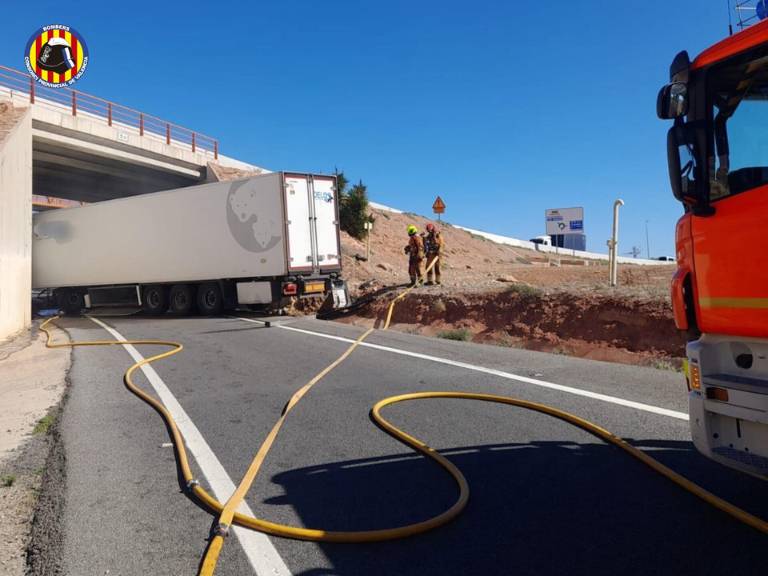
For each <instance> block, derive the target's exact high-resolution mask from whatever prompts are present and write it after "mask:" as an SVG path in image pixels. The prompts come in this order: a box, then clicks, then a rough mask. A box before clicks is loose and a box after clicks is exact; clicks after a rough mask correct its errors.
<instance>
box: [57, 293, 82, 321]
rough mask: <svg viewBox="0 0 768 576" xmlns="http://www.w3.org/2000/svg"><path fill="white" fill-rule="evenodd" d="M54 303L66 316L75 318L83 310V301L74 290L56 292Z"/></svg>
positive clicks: (80, 295)
mask: <svg viewBox="0 0 768 576" xmlns="http://www.w3.org/2000/svg"><path fill="white" fill-rule="evenodd" d="M56 303H57V304H58V306H59V308H61V309H62V310H64V313H65V314H66V315H67V316H77V315H79V314H80V312H82V310H83V308H85V299H84V298H83V295H82V294H81V293H80V292H77V291H76V290H69V289H64V290H57V291H56Z"/></svg>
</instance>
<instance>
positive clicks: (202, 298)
mask: <svg viewBox="0 0 768 576" xmlns="http://www.w3.org/2000/svg"><path fill="white" fill-rule="evenodd" d="M197 309H198V311H199V312H200V314H202V315H204V316H215V315H216V314H221V311H222V310H223V309H224V298H223V296H222V294H221V288H220V287H219V285H218V284H217V283H216V282H206V283H205V284H200V286H198V287H197Z"/></svg>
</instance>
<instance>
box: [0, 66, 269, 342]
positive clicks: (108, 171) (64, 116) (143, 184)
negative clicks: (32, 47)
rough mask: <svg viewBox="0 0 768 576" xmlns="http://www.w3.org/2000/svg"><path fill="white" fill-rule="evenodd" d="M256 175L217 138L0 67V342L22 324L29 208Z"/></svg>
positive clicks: (26, 290)
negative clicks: (221, 146)
mask: <svg viewBox="0 0 768 576" xmlns="http://www.w3.org/2000/svg"><path fill="white" fill-rule="evenodd" d="M264 171H265V170H263V169H261V168H259V167H258V166H254V165H251V164H247V163H244V162H239V161H237V160H234V159H232V158H228V157H225V156H222V155H221V154H220V152H219V141H218V139H216V138H214V137H212V136H208V135H206V134H202V133H200V132H198V131H195V130H192V129H190V128H185V127H183V126H179V125H177V124H174V123H172V122H170V121H168V120H164V119H161V118H158V117H156V116H153V115H151V114H148V113H145V112H142V111H139V110H135V109H133V108H129V107H127V106H123V105H121V104H118V103H115V102H110V101H108V100H104V99H102V98H99V97H97V96H92V95H90V94H86V93H84V92H80V91H79V90H73V89H71V88H57V89H55V88H47V87H44V86H42V85H40V84H38V83H36V82H35V81H34V80H33V79H32V78H30V76H29V74H27V73H26V72H20V71H18V70H14V69H12V68H6V67H4V66H0V223H1V224H0V340H2V339H3V338H5V337H7V336H8V335H10V334H12V333H13V332H15V331H17V330H21V329H22V328H24V327H25V326H27V325H28V324H29V322H30V315H31V313H30V309H29V308H30V300H29V295H30V291H31V234H32V228H31V226H32V223H31V221H32V216H31V215H32V208H33V206H34V208H35V209H46V208H58V207H66V206H70V205H78V204H80V203H83V202H85V203H89V202H98V201H102V200H110V199H114V198H122V197H125V196H133V195H136V194H145V193H148V192H156V191H158V190H166V189H169V188H179V187H183V186H190V185H193V184H199V183H201V182H205V181H215V180H219V179H222V178H223V177H227V176H231V175H232V173H235V174H242V175H247V174H253V173H260V172H264Z"/></svg>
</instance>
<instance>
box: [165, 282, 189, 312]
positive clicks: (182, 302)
mask: <svg viewBox="0 0 768 576" xmlns="http://www.w3.org/2000/svg"><path fill="white" fill-rule="evenodd" d="M193 305H194V300H193V296H192V287H191V286H189V285H188V284H175V285H173V286H171V291H170V292H169V293H168V307H169V309H170V311H171V313H172V314H176V315H177V316H185V315H187V314H189V313H190V312H191V311H192V306H193Z"/></svg>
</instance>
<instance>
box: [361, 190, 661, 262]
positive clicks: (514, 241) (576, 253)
mask: <svg viewBox="0 0 768 576" xmlns="http://www.w3.org/2000/svg"><path fill="white" fill-rule="evenodd" d="M369 205H370V206H371V208H375V209H377V210H384V211H385V212H394V213H395V214H402V213H403V211H402V210H397V209H396V208H390V207H389V206H385V205H384V204H378V203H376V202H369ZM451 226H453V227H454V228H458V229H460V230H464V231H466V232H469V233H470V234H475V235H476V236H482V237H483V238H487V239H488V240H491V241H493V242H496V243H497V244H506V245H508V246H515V247H517V248H527V249H528V250H536V251H538V252H547V253H550V254H559V255H560V256H563V257H568V256H572V257H574V258H585V259H587V260H604V261H605V262H608V254H601V253H599V252H586V251H583V250H571V249H570V248H555V247H554V246H545V245H543V244H534V243H533V242H529V241H528V240H520V239H518V238H512V237H510V236H501V235H499V234H492V233H490V232H483V231H482V230H475V229H474V228H466V227H464V226H457V225H456V224H451ZM619 262H620V263H622V264H638V265H641V266H664V265H669V264H671V262H661V261H659V260H646V259H645V258H627V257H626V256H619Z"/></svg>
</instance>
